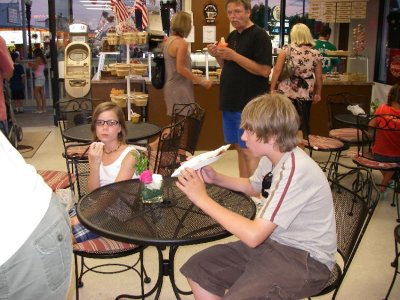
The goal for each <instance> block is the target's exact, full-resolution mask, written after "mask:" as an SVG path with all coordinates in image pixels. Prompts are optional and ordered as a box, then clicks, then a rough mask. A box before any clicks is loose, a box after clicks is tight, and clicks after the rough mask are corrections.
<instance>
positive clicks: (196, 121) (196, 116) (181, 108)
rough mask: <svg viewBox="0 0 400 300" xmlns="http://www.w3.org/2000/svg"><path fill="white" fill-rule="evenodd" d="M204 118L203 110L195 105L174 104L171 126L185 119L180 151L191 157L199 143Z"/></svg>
mask: <svg viewBox="0 0 400 300" xmlns="http://www.w3.org/2000/svg"><path fill="white" fill-rule="evenodd" d="M204 117H205V110H204V109H203V108H201V107H200V106H199V105H198V104H197V103H189V104H174V107H173V109H172V124H174V123H178V122H179V121H181V120H183V119H185V124H184V132H183V137H182V139H181V144H180V146H179V148H180V149H182V150H185V151H187V152H189V153H191V154H192V155H193V154H194V152H195V151H196V148H197V142H198V141H199V137H200V132H201V127H202V125H203V121H204Z"/></svg>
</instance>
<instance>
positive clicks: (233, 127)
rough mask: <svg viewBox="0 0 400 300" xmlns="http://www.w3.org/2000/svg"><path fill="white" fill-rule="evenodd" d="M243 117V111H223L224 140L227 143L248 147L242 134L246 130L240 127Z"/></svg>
mask: <svg viewBox="0 0 400 300" xmlns="http://www.w3.org/2000/svg"><path fill="white" fill-rule="evenodd" d="M241 117H242V113H241V112H231V111H223V112H222V125H223V129H224V140H225V143H227V144H238V145H239V146H240V148H246V143H245V142H243V141H242V139H241V136H242V134H243V132H244V130H243V129H242V128H240V121H241Z"/></svg>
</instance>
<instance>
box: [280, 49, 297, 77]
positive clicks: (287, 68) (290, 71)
mask: <svg viewBox="0 0 400 300" xmlns="http://www.w3.org/2000/svg"><path fill="white" fill-rule="evenodd" d="M290 53H291V48H290V45H288V51H287V52H286V58H285V64H284V65H283V68H282V71H281V74H279V79H278V80H279V81H283V80H286V79H288V78H290V77H292V76H293V75H294V71H295V67H294V64H293V61H292V57H291V56H290Z"/></svg>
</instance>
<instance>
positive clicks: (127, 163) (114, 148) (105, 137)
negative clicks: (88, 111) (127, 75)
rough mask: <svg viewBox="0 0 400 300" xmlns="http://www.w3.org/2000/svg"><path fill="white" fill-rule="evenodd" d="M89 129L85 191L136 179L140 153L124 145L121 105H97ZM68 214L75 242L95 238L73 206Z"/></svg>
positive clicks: (124, 130)
mask: <svg viewBox="0 0 400 300" xmlns="http://www.w3.org/2000/svg"><path fill="white" fill-rule="evenodd" d="M91 130H92V133H93V143H91V144H90V146H89V150H88V151H89V152H88V156H89V169H90V173H89V179H88V191H89V192H90V191H92V190H94V189H96V188H98V187H100V186H103V185H106V184H110V183H113V182H117V181H123V180H128V179H131V178H136V177H137V175H136V174H135V165H136V158H137V157H138V155H139V152H138V151H137V150H136V148H135V146H132V145H127V144H126V135H127V129H126V126H125V120H124V113H123V112H122V110H121V108H120V107H119V106H118V105H116V104H115V103H113V102H103V103H101V104H99V105H98V106H97V107H96V109H95V110H94V112H93V119H92V125H91ZM70 217H71V225H72V233H73V236H74V238H75V240H76V242H78V243H79V242H83V241H85V240H89V239H94V238H96V237H98V235H97V234H95V233H93V232H91V231H89V230H88V229H86V228H85V227H84V226H83V225H81V224H80V222H79V220H78V218H77V217H76V210H75V207H73V208H72V209H71V210H70Z"/></svg>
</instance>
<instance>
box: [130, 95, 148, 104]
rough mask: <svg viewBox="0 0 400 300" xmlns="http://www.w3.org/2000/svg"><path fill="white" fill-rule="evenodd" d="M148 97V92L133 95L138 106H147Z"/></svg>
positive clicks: (134, 102)
mask: <svg viewBox="0 0 400 300" xmlns="http://www.w3.org/2000/svg"><path fill="white" fill-rule="evenodd" d="M148 99H149V95H147V94H142V95H136V96H134V97H133V104H135V105H136V106H146V105H147V100H148Z"/></svg>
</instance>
